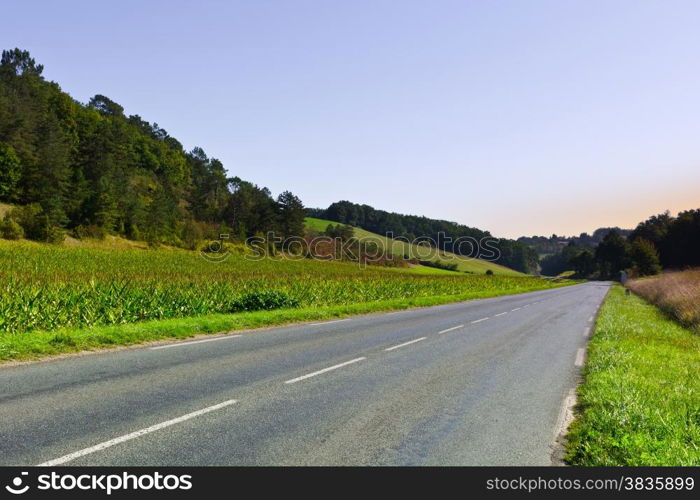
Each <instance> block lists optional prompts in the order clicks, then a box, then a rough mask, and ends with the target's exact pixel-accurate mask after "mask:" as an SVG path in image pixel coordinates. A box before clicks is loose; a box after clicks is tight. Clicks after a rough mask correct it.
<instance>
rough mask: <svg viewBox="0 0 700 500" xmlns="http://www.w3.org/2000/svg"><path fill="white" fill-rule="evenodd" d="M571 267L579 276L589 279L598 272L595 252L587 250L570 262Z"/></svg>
mask: <svg viewBox="0 0 700 500" xmlns="http://www.w3.org/2000/svg"><path fill="white" fill-rule="evenodd" d="M570 263H571V267H572V268H573V270H574V272H575V273H576V275H577V276H580V277H582V278H587V277H589V276H590V275H592V274H593V273H594V272H595V270H596V263H595V257H594V256H593V252H592V251H591V250H590V249H588V248H586V249H584V250H582V251H581V252H579V253H578V255H576V256H575V257H573V258H572V259H571V261H570Z"/></svg>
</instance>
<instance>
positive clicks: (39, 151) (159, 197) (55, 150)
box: [0, 49, 305, 248]
mask: <svg viewBox="0 0 700 500" xmlns="http://www.w3.org/2000/svg"><path fill="white" fill-rule="evenodd" d="M42 72H43V66H42V65H40V64H37V63H36V61H35V60H34V59H33V58H32V57H31V55H30V54H29V53H28V52H27V51H22V50H20V49H13V50H4V51H3V52H2V58H1V60H0V201H2V202H7V203H11V204H14V205H17V207H16V208H15V209H14V210H12V211H11V212H10V213H9V214H7V215H6V216H5V219H4V220H3V221H2V222H1V227H0V233H1V234H0V235H2V236H4V237H7V238H19V237H26V238H29V239H33V240H37V241H47V242H57V241H61V240H62V239H63V238H64V236H65V235H66V234H71V235H72V236H75V237H78V238H81V237H98V238H99V237H104V236H105V235H106V234H116V235H121V236H124V237H126V238H130V239H135V240H145V241H148V242H149V243H150V244H153V245H157V244H161V243H162V244H168V245H175V246H181V247H188V248H195V247H197V245H198V244H199V242H200V241H202V240H203V239H206V238H216V237H218V236H219V235H220V234H222V233H230V234H231V235H232V237H234V238H238V239H245V238H247V237H250V236H253V235H256V234H265V233H267V232H269V231H275V232H276V233H277V234H280V235H282V236H284V237H288V236H303V234H304V217H305V208H304V206H303V204H302V202H301V200H300V199H299V198H298V197H297V196H295V195H294V194H292V193H291V192H289V191H285V192H283V193H282V194H280V195H279V196H278V197H277V198H273V197H272V195H271V193H270V191H269V190H268V189H267V188H264V187H259V186H257V185H255V184H253V183H250V182H247V181H244V180H242V179H240V178H238V177H229V176H227V173H226V170H225V169H224V165H223V164H222V163H221V161H219V160H217V159H216V158H211V157H209V156H207V154H206V153H205V152H204V150H202V149H201V148H198V147H196V148H194V149H192V150H191V151H186V150H185V149H184V148H183V146H182V144H181V143H180V142H179V141H178V140H177V139H175V138H174V137H172V136H170V135H169V134H168V133H167V132H166V131H165V130H164V129H163V128H161V127H160V126H158V124H157V123H149V122H147V121H145V120H143V119H142V118H141V117H140V116H138V115H128V116H127V115H125V113H124V108H123V107H122V106H121V105H119V104H118V103H116V102H115V101H113V100H111V99H110V98H108V97H106V96H104V95H99V94H98V95H95V96H94V97H93V98H92V99H90V101H89V103H87V104H82V103H80V102H78V101H76V100H74V99H73V98H72V97H71V96H70V95H68V94H67V93H65V92H63V91H62V90H61V88H60V87H59V85H58V84H57V83H55V82H50V81H47V80H45V79H44V77H43V76H42Z"/></svg>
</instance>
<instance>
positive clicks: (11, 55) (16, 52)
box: [0, 48, 44, 76]
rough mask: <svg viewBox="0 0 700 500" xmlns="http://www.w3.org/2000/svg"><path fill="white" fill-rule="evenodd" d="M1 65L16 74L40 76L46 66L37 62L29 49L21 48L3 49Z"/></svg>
mask: <svg viewBox="0 0 700 500" xmlns="http://www.w3.org/2000/svg"><path fill="white" fill-rule="evenodd" d="M0 67H2V68H5V69H6V70H8V71H11V72H12V73H14V74H15V75H27V74H30V75H35V76H40V75H41V73H42V71H44V66H42V65H41V64H36V61H34V58H32V57H31V55H30V54H29V52H28V51H26V50H20V49H17V48H15V49H12V50H3V51H2V58H1V59H0Z"/></svg>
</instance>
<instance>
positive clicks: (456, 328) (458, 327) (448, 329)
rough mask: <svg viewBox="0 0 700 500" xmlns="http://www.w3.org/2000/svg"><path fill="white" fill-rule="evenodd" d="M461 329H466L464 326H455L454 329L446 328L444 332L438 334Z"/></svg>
mask: <svg viewBox="0 0 700 500" xmlns="http://www.w3.org/2000/svg"><path fill="white" fill-rule="evenodd" d="M460 328H464V325H457V326H453V327H452V328H445V329H444V330H440V331H439V332H438V334H440V333H447V332H451V331H452V330H458V329H460Z"/></svg>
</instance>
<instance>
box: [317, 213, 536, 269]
mask: <svg viewBox="0 0 700 500" xmlns="http://www.w3.org/2000/svg"><path fill="white" fill-rule="evenodd" d="M307 213H308V215H309V217H317V218H321V219H328V220H332V221H335V222H340V223H342V224H348V225H351V226H357V227H361V228H363V229H366V230H368V231H372V232H374V233H379V234H381V235H386V234H387V233H392V234H393V236H394V237H395V238H396V237H400V238H406V239H407V240H408V241H414V240H416V239H417V238H423V237H425V238H430V240H432V241H435V242H436V243H437V245H438V246H439V247H440V249H441V250H444V251H447V252H452V253H461V249H460V247H459V245H455V244H454V243H455V241H456V240H458V239H459V238H467V237H468V238H473V239H475V240H477V241H481V240H482V239H484V238H491V234H490V233H489V232H488V231H483V230H481V229H477V228H473V227H469V226H465V225H462V224H458V223H456V222H450V221H445V220H437V219H430V218H428V217H421V216H416V215H403V214H397V213H392V212H386V211H384V210H377V209H375V208H373V207H371V206H369V205H360V204H357V203H352V202H350V201H338V202H336V203H333V204H331V205H330V206H329V207H328V208H326V209H318V208H314V209H308V210H307ZM497 247H498V249H499V251H500V256H499V257H498V259H497V260H496V261H495V262H497V263H498V264H501V265H504V266H506V267H509V268H511V269H515V270H517V271H521V272H524V273H533V272H536V271H537V267H538V256H537V252H535V251H534V250H533V249H532V248H530V247H529V246H528V245H525V244H523V243H520V242H517V241H514V240H508V239H498V243H497ZM469 256H470V257H474V255H469Z"/></svg>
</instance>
